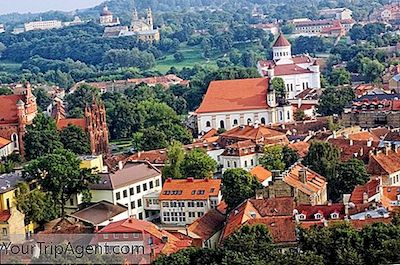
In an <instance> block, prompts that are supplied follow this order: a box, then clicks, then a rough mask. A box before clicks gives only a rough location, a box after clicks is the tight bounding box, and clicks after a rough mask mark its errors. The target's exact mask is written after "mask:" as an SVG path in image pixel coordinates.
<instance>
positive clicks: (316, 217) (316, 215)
mask: <svg viewBox="0 0 400 265" xmlns="http://www.w3.org/2000/svg"><path fill="white" fill-rule="evenodd" d="M314 217H315V219H317V220H321V219H322V214H320V213H316V214H315V215H314Z"/></svg>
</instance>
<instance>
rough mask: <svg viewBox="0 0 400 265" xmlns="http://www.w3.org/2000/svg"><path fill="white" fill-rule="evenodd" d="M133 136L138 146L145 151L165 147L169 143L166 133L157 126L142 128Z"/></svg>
mask: <svg viewBox="0 0 400 265" xmlns="http://www.w3.org/2000/svg"><path fill="white" fill-rule="evenodd" d="M133 138H134V139H135V141H137V143H138V144H137V147H140V148H141V149H142V150H145V151H148V150H154V149H160V148H164V147H166V146H167V145H168V140H167V136H166V135H165V133H164V132H163V131H160V130H158V129H157V128H155V127H149V128H146V129H141V130H140V131H139V132H137V133H135V134H134V136H133Z"/></svg>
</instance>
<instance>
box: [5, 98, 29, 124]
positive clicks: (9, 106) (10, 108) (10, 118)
mask: <svg viewBox="0 0 400 265" xmlns="http://www.w3.org/2000/svg"><path fill="white" fill-rule="evenodd" d="M23 99H24V95H5V96H0V124H4V123H13V122H17V121H18V109H17V103H18V102H19V101H20V100H23Z"/></svg>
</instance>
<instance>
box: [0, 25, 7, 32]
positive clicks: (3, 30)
mask: <svg viewBox="0 0 400 265" xmlns="http://www.w3.org/2000/svg"><path fill="white" fill-rule="evenodd" d="M4 32H6V28H5V27H4V24H0V33H4Z"/></svg>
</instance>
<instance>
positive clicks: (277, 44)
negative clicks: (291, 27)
mask: <svg viewBox="0 0 400 265" xmlns="http://www.w3.org/2000/svg"><path fill="white" fill-rule="evenodd" d="M287 46H291V44H290V42H289V41H288V40H287V39H286V38H285V36H284V35H283V33H281V34H279V36H278V38H277V39H276V41H275V43H274V45H273V47H287Z"/></svg>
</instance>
